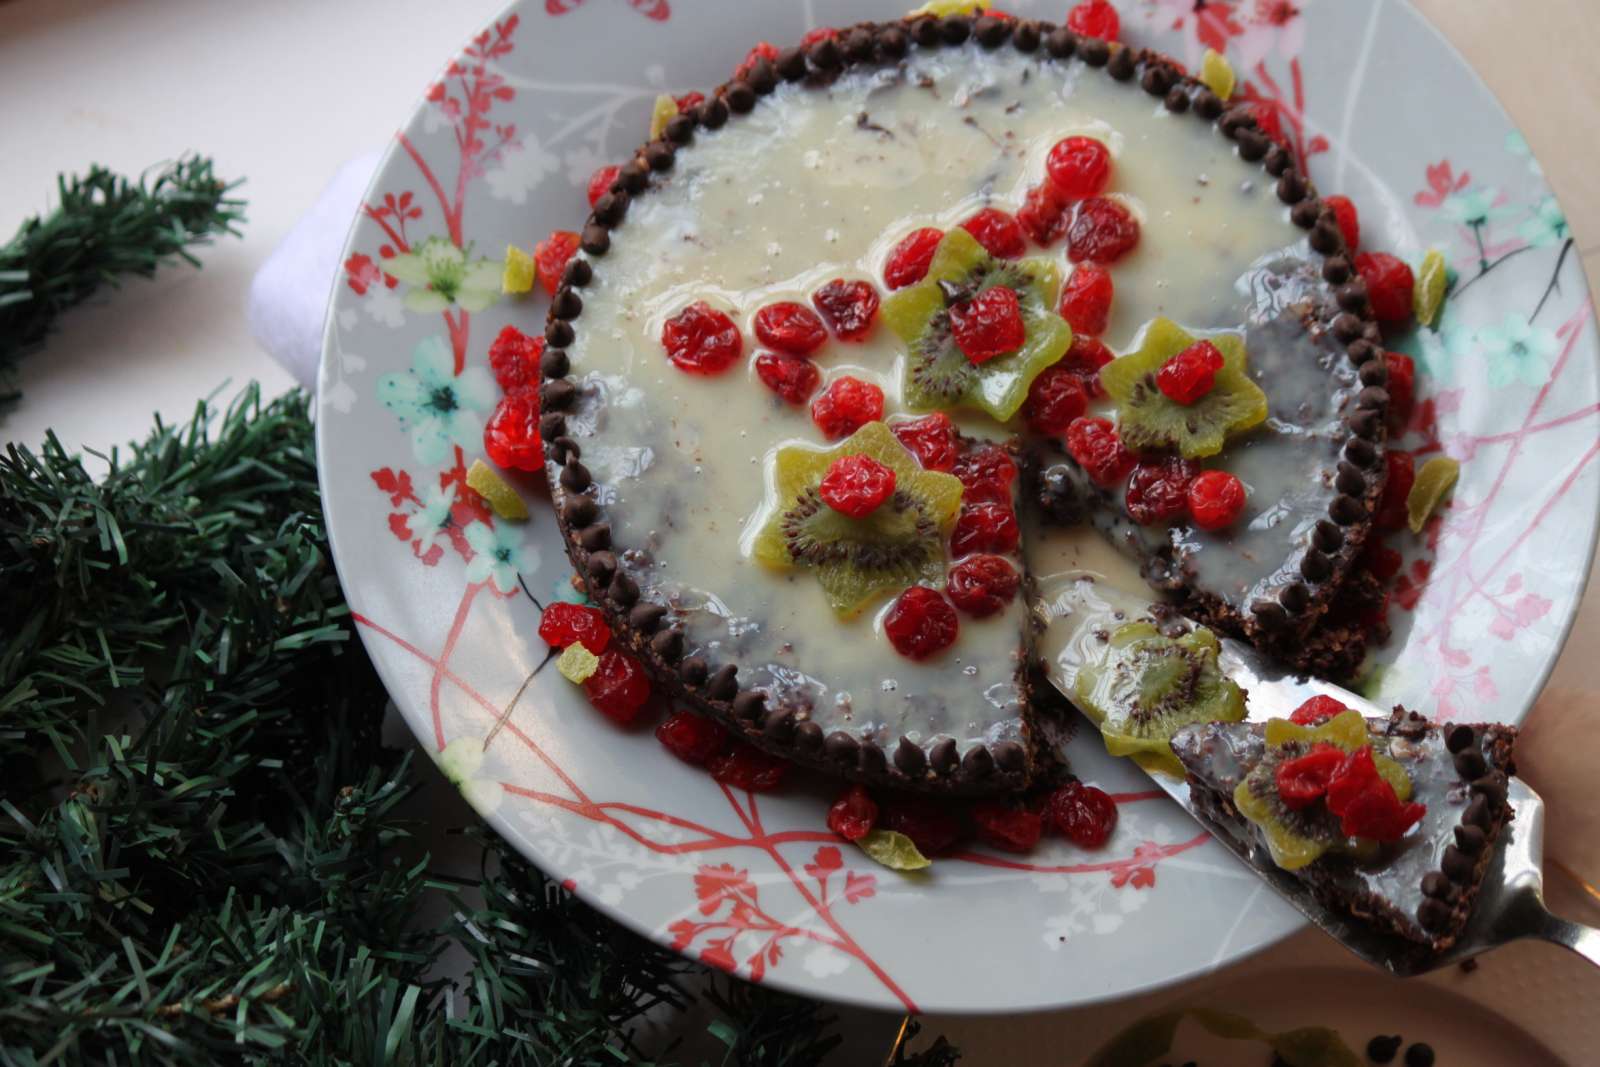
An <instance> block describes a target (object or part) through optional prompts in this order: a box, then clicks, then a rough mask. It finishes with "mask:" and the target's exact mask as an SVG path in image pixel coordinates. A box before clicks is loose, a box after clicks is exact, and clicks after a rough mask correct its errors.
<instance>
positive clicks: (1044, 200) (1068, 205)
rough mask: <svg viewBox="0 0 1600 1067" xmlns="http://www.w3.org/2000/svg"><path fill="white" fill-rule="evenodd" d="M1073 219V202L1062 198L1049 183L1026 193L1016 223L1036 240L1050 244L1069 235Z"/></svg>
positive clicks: (1035, 242)
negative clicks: (1068, 230)
mask: <svg viewBox="0 0 1600 1067" xmlns="http://www.w3.org/2000/svg"><path fill="white" fill-rule="evenodd" d="M1071 222H1072V202H1071V201H1070V200H1064V199H1062V198H1061V196H1060V195H1059V194H1058V193H1057V192H1056V191H1055V189H1054V188H1053V187H1051V186H1050V185H1048V184H1045V185H1035V186H1034V187H1033V188H1031V189H1029V190H1028V191H1027V193H1025V194H1024V195H1023V198H1022V208H1021V209H1020V210H1019V211H1018V212H1017V225H1018V226H1021V227H1022V231H1023V232H1024V233H1026V234H1027V235H1028V236H1029V237H1031V238H1033V242H1034V244H1037V245H1042V246H1044V247H1045V248H1049V247H1050V246H1051V245H1053V244H1055V243H1056V242H1057V241H1059V240H1061V238H1063V237H1065V236H1066V234H1067V226H1068V224H1069V223H1071Z"/></svg>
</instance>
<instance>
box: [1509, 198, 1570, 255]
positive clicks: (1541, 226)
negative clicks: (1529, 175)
mask: <svg viewBox="0 0 1600 1067" xmlns="http://www.w3.org/2000/svg"><path fill="white" fill-rule="evenodd" d="M1571 232H1572V230H1571V229H1570V228H1569V227H1568V226H1567V217H1566V215H1564V214H1562V212H1561V205H1560V204H1558V203H1556V198H1555V197H1553V196H1546V197H1545V198H1544V199H1542V200H1540V201H1539V203H1538V205H1537V206H1536V207H1535V208H1534V209H1533V215H1532V216H1531V217H1529V219H1528V221H1526V222H1524V223H1523V224H1522V225H1521V226H1520V227H1519V228H1518V229H1517V234H1518V236H1520V237H1521V238H1522V239H1523V240H1524V241H1527V242H1528V243H1529V244H1530V245H1533V246H1534V247H1536V248H1545V247H1548V246H1550V245H1554V244H1560V243H1561V242H1562V241H1565V240H1566V239H1567V235H1568V234H1570V233H1571Z"/></svg>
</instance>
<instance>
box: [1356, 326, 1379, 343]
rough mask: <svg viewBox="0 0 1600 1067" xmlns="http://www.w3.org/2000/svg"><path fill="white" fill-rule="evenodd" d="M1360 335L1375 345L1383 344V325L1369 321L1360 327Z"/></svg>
mask: <svg viewBox="0 0 1600 1067" xmlns="http://www.w3.org/2000/svg"><path fill="white" fill-rule="evenodd" d="M1361 336H1362V337H1364V338H1366V339H1367V340H1368V341H1371V342H1372V343H1373V344H1375V345H1382V344H1383V327H1381V326H1379V325H1378V324H1377V323H1376V322H1369V323H1367V324H1366V325H1365V326H1363V327H1361Z"/></svg>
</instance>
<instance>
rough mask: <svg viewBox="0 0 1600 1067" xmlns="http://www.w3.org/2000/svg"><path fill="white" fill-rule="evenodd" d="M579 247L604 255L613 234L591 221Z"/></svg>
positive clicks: (580, 236) (580, 239) (591, 252)
mask: <svg viewBox="0 0 1600 1067" xmlns="http://www.w3.org/2000/svg"><path fill="white" fill-rule="evenodd" d="M578 247H579V248H581V249H583V250H584V251H585V252H587V253H589V254H590V255H591V256H603V255H605V254H606V252H608V251H610V249H611V234H610V233H609V232H607V230H606V228H605V227H604V226H597V225H595V224H594V223H592V222H591V223H590V224H589V225H587V226H585V227H584V228H583V233H581V234H580V235H579V236H578ZM547 336H548V335H547ZM566 343H567V344H571V343H572V339H571V338H570V337H569V338H568V339H567V342H566Z"/></svg>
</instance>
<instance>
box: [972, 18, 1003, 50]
mask: <svg viewBox="0 0 1600 1067" xmlns="http://www.w3.org/2000/svg"><path fill="white" fill-rule="evenodd" d="M1010 35H1011V20H1010V19H997V18H995V17H994V16H993V15H979V16H978V18H977V20H976V21H975V22H973V24H972V36H974V37H976V38H977V39H978V43H979V44H981V45H983V47H985V48H997V47H999V46H1000V45H1002V44H1004V43H1005V39H1006V38H1007V37H1009V36H1010Z"/></svg>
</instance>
